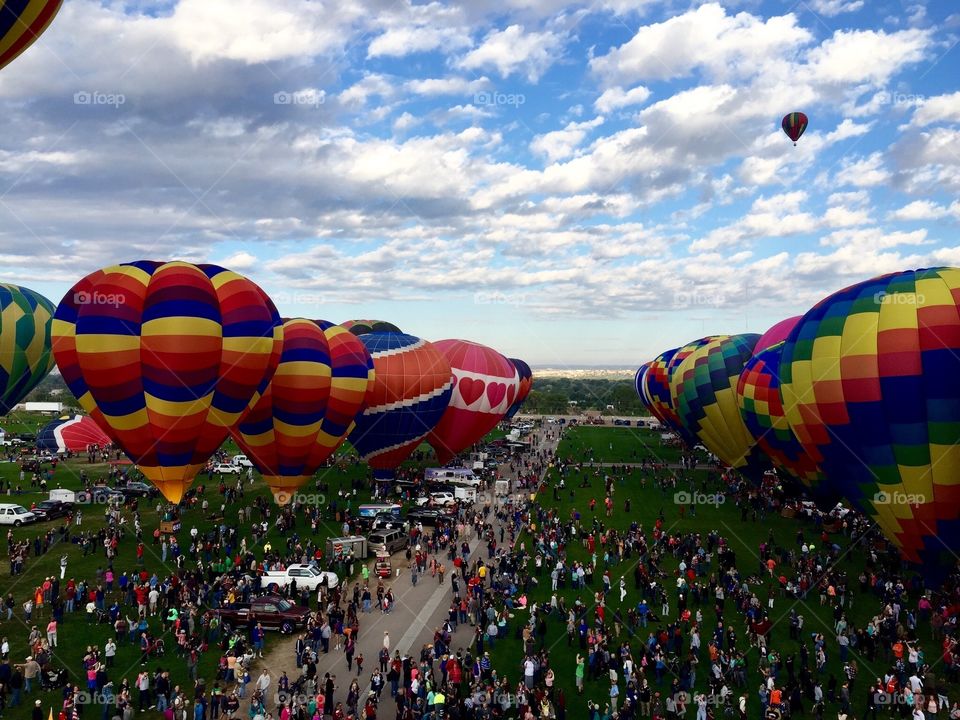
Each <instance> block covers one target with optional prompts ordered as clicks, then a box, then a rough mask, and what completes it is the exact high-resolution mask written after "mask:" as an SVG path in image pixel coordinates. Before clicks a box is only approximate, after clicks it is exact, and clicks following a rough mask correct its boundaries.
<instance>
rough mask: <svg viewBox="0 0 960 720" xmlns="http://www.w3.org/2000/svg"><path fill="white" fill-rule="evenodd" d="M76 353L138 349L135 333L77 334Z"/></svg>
mask: <svg viewBox="0 0 960 720" xmlns="http://www.w3.org/2000/svg"><path fill="white" fill-rule="evenodd" d="M76 339H77V352H78V353H99V354H104V355H106V354H109V353H115V352H126V351H130V350H139V349H140V338H139V337H137V336H136V335H77V336H76Z"/></svg>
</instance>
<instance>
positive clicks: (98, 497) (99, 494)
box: [78, 485, 127, 503]
mask: <svg viewBox="0 0 960 720" xmlns="http://www.w3.org/2000/svg"><path fill="white" fill-rule="evenodd" d="M86 497H87V502H93V503H110V502H118V503H123V502H126V499H127V498H126V497H125V496H124V494H123V493H122V492H120V491H119V490H117V489H116V488H112V487H108V486H106V485H94V486H93V487H92V488H90V490H89V491H88V492H87V495H86ZM78 502H79V501H78Z"/></svg>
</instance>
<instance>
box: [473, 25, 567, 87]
mask: <svg viewBox="0 0 960 720" xmlns="http://www.w3.org/2000/svg"><path fill="white" fill-rule="evenodd" d="M562 52H563V42H562V38H561V36H560V35H557V34H555V33H553V32H550V31H546V32H526V31H525V30H524V28H523V26H522V25H511V26H509V27H507V28H505V29H504V30H494V31H492V32H490V33H489V34H488V35H487V36H486V37H485V38H484V40H483V44H482V45H480V47H478V48H475V49H474V50H471V51H470V52H469V53H467V54H466V55H464V56H463V57H462V58H461V59H460V60H459V61H458V62H457V66H458V67H461V68H463V69H465V70H481V69H484V68H493V69H495V70H496V71H497V72H499V73H500V77H502V78H508V77H510V76H511V75H513V74H515V73H516V74H520V75H524V76H525V77H526V79H527V80H528V81H530V82H536V81H537V80H539V79H540V76H541V75H543V73H545V72H546V71H547V69H548V68H549V67H550V66H551V65H552V64H553V63H554V62H555V61H556V59H557V58H558V57H559V56H560V54H561V53H562Z"/></svg>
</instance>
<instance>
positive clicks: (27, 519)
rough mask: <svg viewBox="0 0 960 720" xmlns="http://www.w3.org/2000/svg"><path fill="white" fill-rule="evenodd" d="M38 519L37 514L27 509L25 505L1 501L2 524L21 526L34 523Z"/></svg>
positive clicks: (0, 516)
mask: <svg viewBox="0 0 960 720" xmlns="http://www.w3.org/2000/svg"><path fill="white" fill-rule="evenodd" d="M36 519H37V516H36V515H34V514H33V513H32V512H30V511H29V510H27V509H26V508H25V507H24V506H23V505H14V504H13V503H0V525H13V526H14V527H20V526H21V525H26V524H27V523H32V522H33V521H34V520H36Z"/></svg>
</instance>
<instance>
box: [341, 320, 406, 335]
mask: <svg viewBox="0 0 960 720" xmlns="http://www.w3.org/2000/svg"><path fill="white" fill-rule="evenodd" d="M340 325H341V326H342V327H345V328H346V329H347V330H349V331H350V332H352V333H353V334H354V335H366V334H368V333H384V332H393V333H398V332H402V331H401V330H400V328H398V327H397V326H396V325H394V324H393V323H389V322H386V321H385V320H344V321H343V322H342V323H340Z"/></svg>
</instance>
